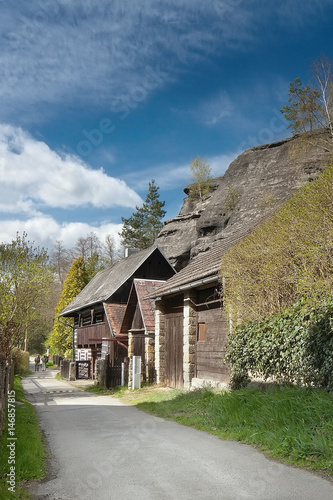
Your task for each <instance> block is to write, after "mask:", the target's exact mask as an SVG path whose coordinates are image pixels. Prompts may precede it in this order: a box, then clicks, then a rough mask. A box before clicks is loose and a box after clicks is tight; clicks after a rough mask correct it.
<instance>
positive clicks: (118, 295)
mask: <svg viewBox="0 0 333 500" xmlns="http://www.w3.org/2000/svg"><path fill="white" fill-rule="evenodd" d="M174 274H175V270H174V268H173V267H172V265H171V264H170V263H169V261H168V259H167V258H166V257H165V256H164V254H163V253H162V252H161V250H160V249H159V248H158V247H157V246H153V247H150V248H148V249H146V250H143V251H141V252H138V253H134V254H132V255H130V256H129V257H127V258H124V259H122V260H120V261H118V262H117V263H116V264H114V265H113V266H112V267H110V268H108V269H105V270H103V271H100V272H99V273H97V274H96V276H94V278H93V279H92V280H91V281H90V282H89V283H88V285H87V286H86V287H85V288H84V289H83V290H82V291H81V292H80V293H79V294H78V295H77V296H76V297H75V299H74V300H73V301H72V302H71V303H70V304H69V305H68V306H67V307H66V308H65V309H64V310H63V311H62V312H61V314H60V316H63V317H73V318H74V325H75V326H74V346H75V357H76V360H92V364H93V369H94V365H95V361H96V359H100V358H105V357H106V356H108V357H109V360H110V363H111V364H112V365H117V364H120V363H121V362H122V360H123V359H124V358H125V357H127V356H128V331H127V330H126V327H125V324H126V325H127V324H128V325H130V327H132V325H133V326H135V325H136V324H137V323H136V319H138V315H137V316H136V319H134V317H133V318H132V320H131V321H130V316H131V314H130V312H129V311H130V310H131V303H130V304H129V305H128V300H129V298H130V295H131V291H132V286H133V281H134V279H136V278H137V279H141V280H161V281H163V280H166V279H168V278H170V277H171V276H173V275H174ZM135 290H137V288H135ZM136 293H137V292H136ZM125 312H126V318H125V322H124V316H125ZM143 319H145V317H143ZM126 322H127V323H126Z"/></svg>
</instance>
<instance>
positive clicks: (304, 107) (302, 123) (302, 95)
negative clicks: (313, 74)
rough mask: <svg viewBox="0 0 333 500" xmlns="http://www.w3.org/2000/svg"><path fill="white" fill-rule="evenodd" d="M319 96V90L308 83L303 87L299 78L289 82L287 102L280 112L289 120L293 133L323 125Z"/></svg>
mask: <svg viewBox="0 0 333 500" xmlns="http://www.w3.org/2000/svg"><path fill="white" fill-rule="evenodd" d="M319 97H320V92H319V90H318V89H316V88H314V89H312V88H311V87H310V86H309V85H307V86H306V87H304V86H303V84H302V81H301V79H300V78H296V79H295V80H294V81H293V82H290V84H289V99H288V102H289V104H287V105H286V106H283V108H282V109H281V113H283V115H284V117H285V118H286V120H288V121H289V122H290V124H289V125H288V128H291V129H292V131H293V133H294V134H297V133H300V132H307V131H310V130H314V129H316V128H321V127H324V126H325V120H324V119H323V108H322V106H321V104H320V103H319Z"/></svg>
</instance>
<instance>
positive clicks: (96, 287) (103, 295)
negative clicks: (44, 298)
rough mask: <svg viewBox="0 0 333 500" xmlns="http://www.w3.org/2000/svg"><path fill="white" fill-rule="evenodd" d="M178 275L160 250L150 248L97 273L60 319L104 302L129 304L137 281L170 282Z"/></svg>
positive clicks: (61, 314)
mask: <svg viewBox="0 0 333 500" xmlns="http://www.w3.org/2000/svg"><path fill="white" fill-rule="evenodd" d="M175 272H176V271H175V270H174V268H173V267H172V265H171V264H170V262H169V261H168V259H167V258H166V257H165V256H164V254H163V253H162V252H161V250H160V249H159V248H158V247H157V246H153V247H150V248H148V249H146V250H143V251H142V252H138V253H135V254H132V255H130V256H129V257H127V258H125V259H122V260H120V261H118V262H116V264H114V265H113V266H112V267H109V268H107V269H104V270H102V271H100V272H99V273H97V274H96V276H94V278H93V279H92V280H91V281H90V282H89V283H88V284H87V285H86V286H85V288H84V289H83V290H82V291H81V292H80V293H79V294H78V295H77V296H76V297H75V298H74V300H72V302H71V303H70V304H69V305H68V306H67V307H66V308H65V309H64V310H63V311H62V312H61V313H60V316H75V315H76V314H77V313H78V312H79V311H80V310H81V309H85V308H87V307H90V306H93V305H95V304H98V303H103V302H111V301H112V302H118V303H125V304H126V302H127V298H128V294H129V292H130V288H131V285H132V282H133V279H134V278H136V277H137V278H139V277H140V278H151V279H154V278H155V279H167V278H169V277H171V276H173V275H174V274H175Z"/></svg>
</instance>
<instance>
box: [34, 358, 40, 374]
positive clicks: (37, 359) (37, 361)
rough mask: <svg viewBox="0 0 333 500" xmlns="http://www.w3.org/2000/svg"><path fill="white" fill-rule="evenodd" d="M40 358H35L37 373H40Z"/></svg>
mask: <svg viewBox="0 0 333 500" xmlns="http://www.w3.org/2000/svg"><path fill="white" fill-rule="evenodd" d="M39 363H40V357H39V354H37V356H36V357H35V372H39Z"/></svg>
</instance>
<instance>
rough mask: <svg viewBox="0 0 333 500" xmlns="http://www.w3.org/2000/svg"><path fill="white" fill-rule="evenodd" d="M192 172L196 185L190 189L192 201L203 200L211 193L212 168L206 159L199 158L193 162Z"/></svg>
mask: <svg viewBox="0 0 333 500" xmlns="http://www.w3.org/2000/svg"><path fill="white" fill-rule="evenodd" d="M190 171H191V177H192V180H193V182H194V184H192V185H191V187H190V193H189V198H190V200H192V201H196V200H199V199H200V200H201V198H202V197H203V196H205V195H207V194H209V192H210V183H209V181H210V178H211V167H210V165H209V163H207V161H206V160H205V159H204V160H201V159H200V158H199V157H197V158H195V159H194V160H193V161H192V163H191V165H190Z"/></svg>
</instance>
